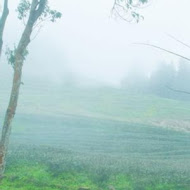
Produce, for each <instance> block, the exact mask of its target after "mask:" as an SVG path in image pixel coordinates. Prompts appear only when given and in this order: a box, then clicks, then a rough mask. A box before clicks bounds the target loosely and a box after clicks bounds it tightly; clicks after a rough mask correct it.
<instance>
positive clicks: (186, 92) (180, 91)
mask: <svg viewBox="0 0 190 190" xmlns="http://www.w3.org/2000/svg"><path fill="white" fill-rule="evenodd" d="M166 88H167V89H169V90H172V91H174V92H178V93H183V94H188V95H190V92H188V91H184V90H178V89H174V88H171V87H170V86H166Z"/></svg>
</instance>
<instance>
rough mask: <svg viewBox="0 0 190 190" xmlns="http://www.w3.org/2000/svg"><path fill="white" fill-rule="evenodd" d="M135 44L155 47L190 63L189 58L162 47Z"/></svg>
mask: <svg viewBox="0 0 190 190" xmlns="http://www.w3.org/2000/svg"><path fill="white" fill-rule="evenodd" d="M134 44H136V45H144V46H150V47H153V48H156V49H159V50H162V51H165V52H167V53H170V54H173V55H175V56H177V57H181V58H182V59H185V60H187V61H190V58H188V57H185V56H183V55H180V54H178V53H175V52H173V51H170V50H167V49H164V48H162V47H159V46H156V45H153V44H146V43H134Z"/></svg>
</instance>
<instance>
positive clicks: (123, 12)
mask: <svg viewBox="0 0 190 190" xmlns="http://www.w3.org/2000/svg"><path fill="white" fill-rule="evenodd" d="M150 1H151V0H115V4H114V7H113V12H114V14H115V15H116V16H119V17H120V18H122V19H123V20H126V21H133V20H135V21H136V22H139V21H140V20H141V19H143V18H144V17H143V16H141V15H140V14H139V13H138V12H137V10H138V9H139V8H141V7H143V6H144V5H145V4H147V3H148V2H150Z"/></svg>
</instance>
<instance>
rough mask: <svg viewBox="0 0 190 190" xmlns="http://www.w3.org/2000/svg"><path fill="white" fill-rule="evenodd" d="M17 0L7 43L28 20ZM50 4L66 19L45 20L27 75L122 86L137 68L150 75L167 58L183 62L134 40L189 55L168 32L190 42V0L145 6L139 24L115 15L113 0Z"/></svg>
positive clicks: (52, 0) (168, 0)
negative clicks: (23, 19)
mask: <svg viewBox="0 0 190 190" xmlns="http://www.w3.org/2000/svg"><path fill="white" fill-rule="evenodd" d="M10 2H11V1H10ZM13 2H14V3H13V4H11V5H10V6H11V15H10V16H9V19H8V25H7V27H6V33H5V38H6V40H5V42H4V45H8V46H13V44H14V43H15V44H16V43H17V41H18V39H19V37H20V35H21V31H22V30H21V29H22V23H21V22H20V21H19V20H17V19H16V18H15V13H14V10H15V9H16V4H17V2H18V0H14V1H13ZM50 4H51V5H52V7H53V8H55V9H57V10H59V11H61V12H62V13H63V17H62V19H61V20H59V21H58V22H57V23H55V24H49V23H47V24H44V27H43V28H42V30H41V32H40V34H39V35H38V36H37V38H36V39H35V40H34V41H32V44H31V45H30V49H29V50H30V55H29V57H28V59H27V61H26V63H25V65H24V75H25V76H33V77H35V76H43V77H49V78H51V79H53V80H55V81H62V79H63V78H64V77H65V76H68V75H72V76H74V77H76V78H77V77H79V78H83V80H86V81H91V80H92V81H93V80H94V81H99V82H104V83H110V84H119V83H120V81H121V79H122V78H123V77H124V76H126V74H127V72H129V71H130V70H134V68H135V69H136V70H137V72H146V73H149V72H151V71H152V70H153V69H155V68H156V66H157V64H158V63H159V62H161V61H166V62H168V63H170V62H172V61H173V62H177V61H178V60H179V58H177V57H174V56H172V55H169V54H167V53H164V52H161V51H158V50H155V49H152V48H149V47H145V46H137V45H133V43H134V42H149V43H152V44H155V45H159V46H162V47H165V48H167V49H170V50H173V51H175V52H179V53H181V54H183V55H186V56H188V55H189V54H190V53H189V52H190V51H189V50H188V49H187V48H185V47H183V46H182V45H180V44H178V43H177V42H175V41H174V40H172V39H171V38H170V37H168V36H167V34H171V35H173V36H175V37H176V38H178V39H180V40H182V41H184V42H186V43H189V44H190V37H189V34H190V26H189V22H188V21H189V17H190V12H189V7H190V1H189V0H180V1H179V0H153V1H152V3H151V4H150V5H149V6H148V7H147V8H145V9H142V10H141V13H142V14H143V15H144V17H145V19H144V21H141V22H140V23H139V24H132V23H127V22H125V21H122V20H120V19H114V18H112V17H111V13H110V10H111V8H112V5H113V0H103V1H102V0H96V1H92V0H91V1H90V0H80V1H77V0H75V1H70V0H50ZM34 33H35V32H34ZM189 57H190V55H189ZM1 64H2V63H1ZM3 64H6V63H3Z"/></svg>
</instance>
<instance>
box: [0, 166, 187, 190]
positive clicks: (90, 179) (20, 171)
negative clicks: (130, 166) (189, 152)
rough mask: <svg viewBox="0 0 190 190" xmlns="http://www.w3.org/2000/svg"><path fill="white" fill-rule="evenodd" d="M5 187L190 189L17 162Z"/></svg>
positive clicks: (23, 189) (11, 189)
mask: <svg viewBox="0 0 190 190" xmlns="http://www.w3.org/2000/svg"><path fill="white" fill-rule="evenodd" d="M0 187H1V189H2V190H42V189H43V190H78V189H79V188H80V187H88V188H89V189H91V190H106V189H110V188H111V187H114V188H115V189H117V190H140V189H142V190H180V189H181V190H182V189H183V190H188V189H189V187H187V186H186V185H185V184H183V185H178V184H175V183H166V182H163V183H161V182H159V181H154V183H152V184H143V183H142V184H138V185H137V184H136V183H135V181H134V180H133V179H132V178H131V177H129V176H128V175H127V174H117V175H112V174H110V175H109V176H107V177H105V176H101V174H99V175H97V174H93V173H86V172H73V171H71V172H63V173H60V174H59V175H55V174H54V173H52V172H50V171H49V169H48V167H47V166H45V165H40V164H36V165H31V164H30V163H28V164H22V165H20V164H19V165H18V164H15V165H14V166H12V168H9V169H8V171H7V172H6V175H5V178H4V179H3V181H2V183H1V186H0Z"/></svg>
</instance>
